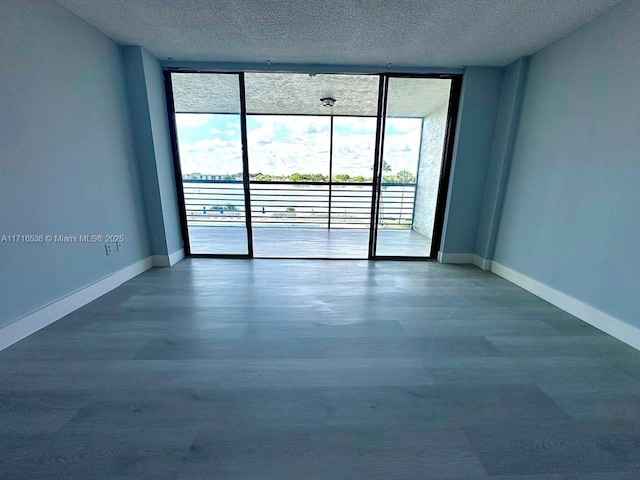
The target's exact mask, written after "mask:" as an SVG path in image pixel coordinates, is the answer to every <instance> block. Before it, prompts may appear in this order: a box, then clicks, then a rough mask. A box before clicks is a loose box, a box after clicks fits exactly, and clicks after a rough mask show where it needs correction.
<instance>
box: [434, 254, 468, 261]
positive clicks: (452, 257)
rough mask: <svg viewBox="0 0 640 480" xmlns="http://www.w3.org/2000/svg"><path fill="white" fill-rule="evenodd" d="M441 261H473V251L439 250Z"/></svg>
mask: <svg viewBox="0 0 640 480" xmlns="http://www.w3.org/2000/svg"><path fill="white" fill-rule="evenodd" d="M438 262H440V263H473V254H472V253H445V252H438Z"/></svg>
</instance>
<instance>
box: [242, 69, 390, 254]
mask: <svg viewBox="0 0 640 480" xmlns="http://www.w3.org/2000/svg"><path fill="white" fill-rule="evenodd" d="M245 81H246V105H247V146H248V157H249V177H250V189H251V224H252V227H253V245H254V254H255V256H257V257H285V258H308V257H316V258H318V257H319V258H367V255H368V243H369V229H370V224H371V222H370V219H371V192H372V185H373V183H372V175H373V172H372V170H373V169H372V167H373V158H374V150H375V133H376V112H377V108H378V84H379V77H378V76H371V75H328V74H320V75H309V74H291V73H247V74H246V75H245Z"/></svg>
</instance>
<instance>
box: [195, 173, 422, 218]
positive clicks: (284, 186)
mask: <svg viewBox="0 0 640 480" xmlns="http://www.w3.org/2000/svg"><path fill="white" fill-rule="evenodd" d="M372 188H373V185H372V184H371V183H350V182H332V183H328V182H324V183H320V182H271V181H267V182H258V181H254V182H250V193H251V223H252V225H253V226H254V227H310V228H368V227H369V225H370V223H371V193H372ZM183 189H184V199H185V209H186V213H187V223H188V225H189V226H227V227H229V226H244V225H245V224H246V221H245V204H244V188H243V185H242V182H240V181H221V180H190V179H189V180H187V179H185V180H183ZM415 191H416V186H415V184H414V183H404V184H397V183H393V184H391V183H383V184H382V195H381V200H380V215H379V223H378V224H379V226H381V227H384V228H400V229H410V228H411V226H412V224H413V205H414V200H415Z"/></svg>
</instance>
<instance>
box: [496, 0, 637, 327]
mask: <svg viewBox="0 0 640 480" xmlns="http://www.w3.org/2000/svg"><path fill="white" fill-rule="evenodd" d="M639 25H640V2H638V1H636V0H633V1H630V2H626V3H623V4H622V5H620V6H618V7H616V8H615V9H613V10H611V11H610V12H608V13H606V14H605V15H603V16H601V17H599V18H597V19H595V20H594V21H592V22H591V23H589V24H587V25H585V26H584V27H582V28H580V29H579V30H577V31H575V32H573V33H572V34H570V35H568V36H567V37H565V38H563V39H562V40H560V41H558V42H556V43H555V44H553V45H551V46H550V47H548V48H546V49H544V50H542V51H540V52H538V53H537V54H535V55H533V57H531V60H530V65H529V71H528V75H527V81H526V86H525V93H524V99H523V104H522V113H521V118H520V126H519V128H518V134H517V137H516V141H515V147H514V155H513V161H512V165H511V174H510V177H509V181H508V185H507V190H506V194H505V202H504V208H503V212H502V219H501V223H500V229H499V233H498V238H497V243H496V249H495V255H494V258H495V260H496V261H497V262H498V263H500V264H502V265H505V266H507V267H509V268H511V269H513V270H515V271H517V272H520V273H522V274H524V275H527V276H529V277H531V278H533V279H535V280H538V281H540V282H542V283H544V284H546V285H548V286H550V287H552V288H554V289H557V290H559V291H561V292H564V293H566V294H568V295H571V296H573V297H575V298H577V299H579V300H582V301H583V302H585V303H588V304H591V305H592V306H594V307H596V308H598V309H601V310H603V311H605V312H606V313H608V314H609V315H613V316H615V317H617V318H619V319H621V320H623V321H626V322H627V323H629V324H632V325H635V326H637V327H640V317H639V316H638V312H640V295H638V286H639V285H640V250H639V246H640V134H639V132H640V95H639V86H640V28H638V26H639Z"/></svg>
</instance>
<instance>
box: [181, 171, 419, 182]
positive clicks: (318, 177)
mask: <svg viewBox="0 0 640 480" xmlns="http://www.w3.org/2000/svg"><path fill="white" fill-rule="evenodd" d="M182 178H183V179H185V180H222V181H224V180H227V181H242V173H234V174H226V175H203V174H201V173H188V174H185V175H182ZM249 179H250V180H255V181H258V182H328V181H329V175H323V174H321V173H292V174H291V175H269V174H267V173H251V174H249ZM333 181H334V182H351V183H371V182H372V181H373V178H372V177H363V176H362V175H355V176H353V177H352V176H350V175H347V174H346V173H337V174H335V175H334V176H333ZM382 181H383V182H384V183H415V182H416V177H415V175H413V174H412V173H411V172H409V171H408V170H401V171H400V172H398V173H397V174H395V175H383V177H382Z"/></svg>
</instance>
